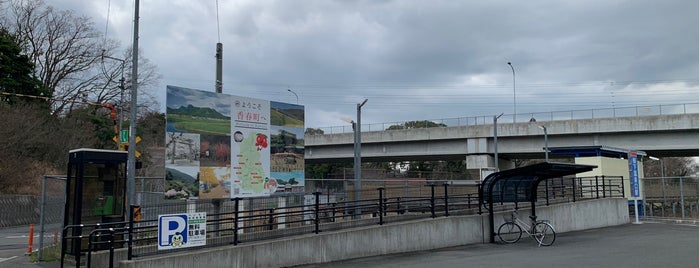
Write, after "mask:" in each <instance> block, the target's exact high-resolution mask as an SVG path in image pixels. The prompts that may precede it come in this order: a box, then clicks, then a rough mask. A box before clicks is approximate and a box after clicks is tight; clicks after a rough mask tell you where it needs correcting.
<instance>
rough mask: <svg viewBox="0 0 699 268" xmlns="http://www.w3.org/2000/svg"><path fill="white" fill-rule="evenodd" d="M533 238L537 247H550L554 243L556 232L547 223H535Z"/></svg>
mask: <svg viewBox="0 0 699 268" xmlns="http://www.w3.org/2000/svg"><path fill="white" fill-rule="evenodd" d="M534 238H535V239H536V241H537V242H539V246H550V245H552V244H553V242H554V241H556V230H554V229H553V226H552V225H551V224H550V223H548V222H543V221H540V222H537V223H536V224H535V225H534Z"/></svg>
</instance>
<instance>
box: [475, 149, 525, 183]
mask: <svg viewBox="0 0 699 268" xmlns="http://www.w3.org/2000/svg"><path fill="white" fill-rule="evenodd" d="M498 166H500V167H499V168H500V170H505V169H512V168H514V167H515V165H514V162H512V161H510V160H509V159H502V158H500V159H498ZM466 168H467V169H469V170H473V171H475V172H478V174H479V176H480V179H481V180H483V179H484V178H485V177H486V176H488V174H490V173H493V172H494V171H495V170H496V169H495V157H494V156H492V155H490V154H477V155H467V156H466Z"/></svg>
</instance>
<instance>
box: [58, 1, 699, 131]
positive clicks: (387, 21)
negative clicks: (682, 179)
mask: <svg viewBox="0 0 699 268" xmlns="http://www.w3.org/2000/svg"><path fill="white" fill-rule="evenodd" d="M46 2H47V4H49V5H53V6H55V7H57V8H61V9H73V10H75V11H76V12H77V13H80V14H84V15H86V16H89V17H91V18H92V19H93V22H94V25H95V27H96V28H97V29H99V30H100V31H102V32H103V33H105V34H106V36H107V37H108V38H112V39H118V40H120V41H121V45H122V48H123V49H124V50H125V49H126V47H127V46H130V45H131V42H132V34H133V24H132V22H133V14H134V1H131V0H90V1H84V0H46ZM697 10H699V1H678V0H667V1H650V0H647V1H645V0H636V1H618V0H584V1H583V0H581V1H536V0H532V1H456V0H451V1H441V0H430V1H418V0H412V1H411V0H402V1H391V0H366V1H363V0H346V1H331V0H323V1H321V0H315V1H313V0H294V1H291V0H289V1H281V0H279V1H266V0H218V1H216V0H197V1H191V0H144V1H141V4H140V27H139V33H140V38H139V48H140V51H141V56H143V57H146V58H148V59H149V60H150V61H151V62H152V63H154V64H155V65H156V66H157V68H158V71H159V73H160V74H161V76H162V78H161V80H160V83H159V85H157V86H155V87H153V88H148V89H145V90H150V91H152V93H153V95H155V96H158V97H157V98H158V101H159V102H160V103H161V104H160V105H161V109H162V110H163V111H164V107H165V87H166V85H173V86H178V87H186V88H194V89H201V90H211V91H214V90H215V89H214V83H215V82H214V81H215V49H216V43H217V42H221V43H223V47H224V52H223V73H224V75H223V93H225V94H230V95H238V96H244V97H252V98H260V99H267V100H272V101H280V102H287V103H296V101H297V99H296V96H295V95H294V94H293V93H296V95H298V103H299V104H301V105H304V106H305V108H306V127H314V128H324V127H330V126H343V125H347V123H346V122H343V121H342V120H341V118H349V119H355V118H356V113H357V104H358V103H361V102H362V101H363V100H364V99H368V101H367V103H366V104H365V105H364V106H363V107H362V116H361V120H362V123H363V124H371V123H383V122H400V121H410V120H435V119H442V118H457V117H473V116H490V117H492V116H493V115H497V114H500V113H504V114H506V117H507V115H511V114H513V113H514V112H515V109H516V112H517V113H518V114H520V115H518V117H526V114H528V113H538V112H550V111H570V110H588V109H606V108H619V107H633V106H655V105H670V104H685V103H699V97H698V96H699V95H697V94H696V93H695V92H696V91H697V90H699V45H697V44H699V27H697V25H699V16H697V15H696V11H697ZM217 14H218V16H217ZM508 62H511V63H512V65H511V66H512V69H511V68H510V65H508V64H507V63H508ZM513 70H514V75H513ZM513 85H514V87H513ZM289 90H291V91H293V93H292V92H290V91H289ZM510 120H511V119H510Z"/></svg>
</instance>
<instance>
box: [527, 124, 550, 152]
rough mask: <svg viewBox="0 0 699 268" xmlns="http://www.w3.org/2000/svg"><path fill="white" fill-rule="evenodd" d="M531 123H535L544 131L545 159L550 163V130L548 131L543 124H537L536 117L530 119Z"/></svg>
mask: <svg viewBox="0 0 699 268" xmlns="http://www.w3.org/2000/svg"><path fill="white" fill-rule="evenodd" d="M529 123H533V124H535V125H536V126H537V127H539V128H540V129H543V130H544V159H545V161H546V162H548V161H549V133H548V130H547V129H546V126H544V125H543V124H537V123H536V119H535V118H534V117H532V118H531V119H529Z"/></svg>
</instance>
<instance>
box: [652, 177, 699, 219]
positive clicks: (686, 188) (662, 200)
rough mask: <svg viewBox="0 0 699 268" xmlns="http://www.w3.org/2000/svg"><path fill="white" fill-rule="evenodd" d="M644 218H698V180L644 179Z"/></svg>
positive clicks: (677, 178) (681, 178)
mask: <svg viewBox="0 0 699 268" xmlns="http://www.w3.org/2000/svg"><path fill="white" fill-rule="evenodd" d="M643 186H644V200H643V201H644V202H643V213H644V216H645V217H663V218H681V219H685V218H694V219H697V218H699V178H698V177H660V178H644V179H643Z"/></svg>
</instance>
